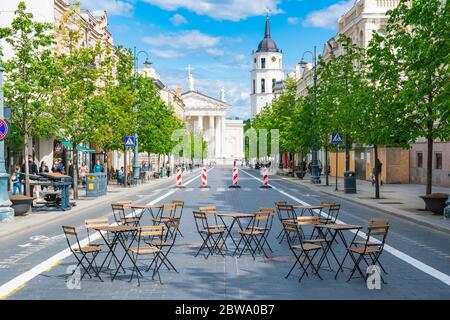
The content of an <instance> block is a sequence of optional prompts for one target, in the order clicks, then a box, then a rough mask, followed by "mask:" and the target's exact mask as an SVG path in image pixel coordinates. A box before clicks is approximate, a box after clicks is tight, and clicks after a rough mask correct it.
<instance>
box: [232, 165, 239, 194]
mask: <svg viewBox="0 0 450 320" xmlns="http://www.w3.org/2000/svg"><path fill="white" fill-rule="evenodd" d="M238 178H239V171H238V168H236V167H233V184H232V185H231V186H230V188H235V189H238V188H240V187H241V186H240V185H239V183H238Z"/></svg>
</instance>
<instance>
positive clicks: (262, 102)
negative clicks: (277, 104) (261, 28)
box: [250, 16, 284, 118]
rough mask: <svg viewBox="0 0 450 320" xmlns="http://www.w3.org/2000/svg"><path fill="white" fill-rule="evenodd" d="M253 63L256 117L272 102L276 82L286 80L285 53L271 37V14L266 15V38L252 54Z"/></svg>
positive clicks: (254, 109)
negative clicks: (284, 70)
mask: <svg viewBox="0 0 450 320" xmlns="http://www.w3.org/2000/svg"><path fill="white" fill-rule="evenodd" d="M252 64H253V69H252V71H251V78H252V79H251V81H252V83H251V90H252V91H251V93H250V100H251V108H252V110H251V117H252V118H254V117H255V116H256V115H257V114H258V113H259V112H260V111H261V109H262V108H264V107H265V106H266V105H270V104H271V103H272V101H273V99H274V97H275V94H274V92H273V88H274V86H275V83H276V82H279V81H283V80H284V72H283V53H282V51H280V50H279V49H278V47H277V45H276V44H275V42H274V41H273V40H272V38H271V37H270V22H269V16H267V17H266V29H265V35H264V39H263V40H262V41H261V42H260V43H259V46H258V50H256V52H255V51H254V52H253V54H252Z"/></svg>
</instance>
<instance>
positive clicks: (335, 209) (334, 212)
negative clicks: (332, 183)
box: [328, 204, 341, 223]
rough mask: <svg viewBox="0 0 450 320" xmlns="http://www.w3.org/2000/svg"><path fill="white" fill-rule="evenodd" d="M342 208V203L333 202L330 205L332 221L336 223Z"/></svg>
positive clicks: (329, 213)
mask: <svg viewBox="0 0 450 320" xmlns="http://www.w3.org/2000/svg"><path fill="white" fill-rule="evenodd" d="M340 210H341V205H340V204H331V205H330V206H329V207H328V219H331V220H330V223H336V220H337V218H338V215H339V211H340Z"/></svg>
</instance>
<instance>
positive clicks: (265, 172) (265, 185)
mask: <svg viewBox="0 0 450 320" xmlns="http://www.w3.org/2000/svg"><path fill="white" fill-rule="evenodd" d="M260 188H262V189H272V187H271V186H269V170H267V168H264V169H263V185H262V186H260Z"/></svg>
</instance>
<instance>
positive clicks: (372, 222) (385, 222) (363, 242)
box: [351, 218, 389, 274]
mask: <svg viewBox="0 0 450 320" xmlns="http://www.w3.org/2000/svg"><path fill="white" fill-rule="evenodd" d="M369 224H370V225H389V219H387V218H370V219H369ZM351 245H354V246H365V245H367V246H369V247H376V246H378V245H379V244H378V243H375V242H370V241H368V242H367V241H366V240H357V241H353V243H352V244H351ZM363 259H364V260H365V258H364V257H363ZM366 263H367V261H366ZM378 265H379V266H380V268H381V270H383V272H384V273H385V274H388V273H387V272H386V270H385V269H384V267H383V265H382V264H381V262H380V261H379V260H378Z"/></svg>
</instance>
